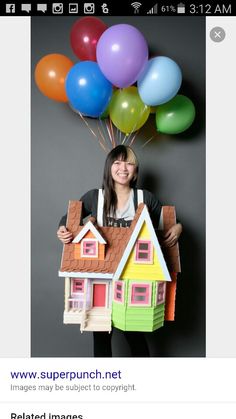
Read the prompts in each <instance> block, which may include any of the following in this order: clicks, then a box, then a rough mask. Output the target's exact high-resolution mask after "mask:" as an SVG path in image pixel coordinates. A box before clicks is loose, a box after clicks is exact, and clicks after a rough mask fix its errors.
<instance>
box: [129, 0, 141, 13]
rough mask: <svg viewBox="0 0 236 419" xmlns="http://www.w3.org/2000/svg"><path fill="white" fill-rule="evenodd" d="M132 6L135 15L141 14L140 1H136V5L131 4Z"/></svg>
mask: <svg viewBox="0 0 236 419" xmlns="http://www.w3.org/2000/svg"><path fill="white" fill-rule="evenodd" d="M131 6H132V7H133V8H134V13H135V14H136V13H139V8H140V6H142V3H139V2H138V1H135V2H134V3H131Z"/></svg>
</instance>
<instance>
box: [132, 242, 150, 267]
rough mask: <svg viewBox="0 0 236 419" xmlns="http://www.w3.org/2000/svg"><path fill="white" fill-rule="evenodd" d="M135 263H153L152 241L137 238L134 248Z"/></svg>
mask: <svg viewBox="0 0 236 419" xmlns="http://www.w3.org/2000/svg"><path fill="white" fill-rule="evenodd" d="M135 262H136V263H153V251H152V242H151V241H150V240H138V241H137V244H136V250H135Z"/></svg>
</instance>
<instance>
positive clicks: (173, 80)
mask: <svg viewBox="0 0 236 419" xmlns="http://www.w3.org/2000/svg"><path fill="white" fill-rule="evenodd" d="M181 83H182V73H181V70H180V67H179V66H178V64H176V62H175V61H173V60H172V59H171V58H168V57H155V58H152V59H151V60H149V61H148V63H147V64H146V66H145V68H144V70H143V72H142V73H141V75H140V77H139V79H138V91H139V94H140V97H141V99H142V101H143V102H144V103H146V105H150V106H156V105H161V104H163V103H165V102H168V101H169V100H171V99H172V98H173V97H174V96H175V95H176V94H177V92H178V90H179V88H180V86H181Z"/></svg>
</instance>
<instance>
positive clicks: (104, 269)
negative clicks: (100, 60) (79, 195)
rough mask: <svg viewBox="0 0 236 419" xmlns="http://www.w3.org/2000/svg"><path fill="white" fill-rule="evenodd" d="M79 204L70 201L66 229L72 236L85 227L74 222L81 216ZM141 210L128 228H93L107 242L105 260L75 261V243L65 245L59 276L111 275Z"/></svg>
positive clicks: (78, 233) (139, 210)
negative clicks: (76, 274)
mask: <svg viewBox="0 0 236 419" xmlns="http://www.w3.org/2000/svg"><path fill="white" fill-rule="evenodd" d="M80 204H81V203H80V202H79V201H70V202H69V210H68V222H67V228H68V229H69V230H70V231H72V233H73V235H74V236H78V235H80V233H81V231H83V230H84V227H85V226H86V225H85V226H79V225H78V223H77V222H76V221H75V216H76V214H77V216H78V217H79V219H80V214H81V208H82V207H81V205H80ZM140 212H141V208H138V210H137V211H136V214H135V217H134V219H133V221H132V224H131V226H130V228H127V227H98V226H96V227H95V226H94V228H96V230H97V231H98V233H99V234H100V235H101V237H103V239H104V240H105V241H106V242H107V246H106V251H105V259H104V260H91V259H75V258H74V253H75V252H74V250H75V246H76V244H75V243H73V242H72V243H69V244H65V245H64V248H63V254H62V261H61V268H60V273H61V274H60V276H62V272H65V273H71V272H79V273H82V272H84V273H85V272H88V273H97V274H98V276H99V274H102V275H103V274H108V273H110V274H113V273H114V272H115V270H116V268H117V265H118V263H119V261H120V259H121V257H122V255H123V251H124V248H125V247H126V245H127V242H128V240H129V238H130V235H131V234H132V231H133V229H134V227H135V225H136V222H137V221H138V218H139V215H140Z"/></svg>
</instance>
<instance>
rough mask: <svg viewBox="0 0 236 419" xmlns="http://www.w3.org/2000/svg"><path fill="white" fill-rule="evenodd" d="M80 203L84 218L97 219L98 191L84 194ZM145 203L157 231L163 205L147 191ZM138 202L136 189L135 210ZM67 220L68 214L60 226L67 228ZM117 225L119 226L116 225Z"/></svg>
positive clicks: (145, 191) (144, 198) (144, 197)
mask: <svg viewBox="0 0 236 419" xmlns="http://www.w3.org/2000/svg"><path fill="white" fill-rule="evenodd" d="M80 201H82V202H83V213H82V217H83V218H85V217H87V216H88V215H91V216H92V217H94V218H97V205H98V189H91V190H90V191H88V192H87V193H86V194H84V195H83V196H82V197H81V198H80ZM143 202H144V204H146V205H147V207H148V210H149V214H150V217H151V220H152V223H153V225H154V228H155V229H157V228H158V225H159V220H160V215H161V208H162V205H161V203H160V201H159V200H158V199H156V198H155V196H154V195H153V194H152V193H151V192H149V191H147V190H146V189H144V190H143ZM137 206H138V201H137V189H134V207H135V210H136V209H137ZM66 220H67V214H66V215H64V216H63V217H62V218H61V220H60V223H59V227H60V226H65V225H66ZM116 225H117V224H116ZM121 225H122V223H119V224H118V225H117V226H121Z"/></svg>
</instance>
